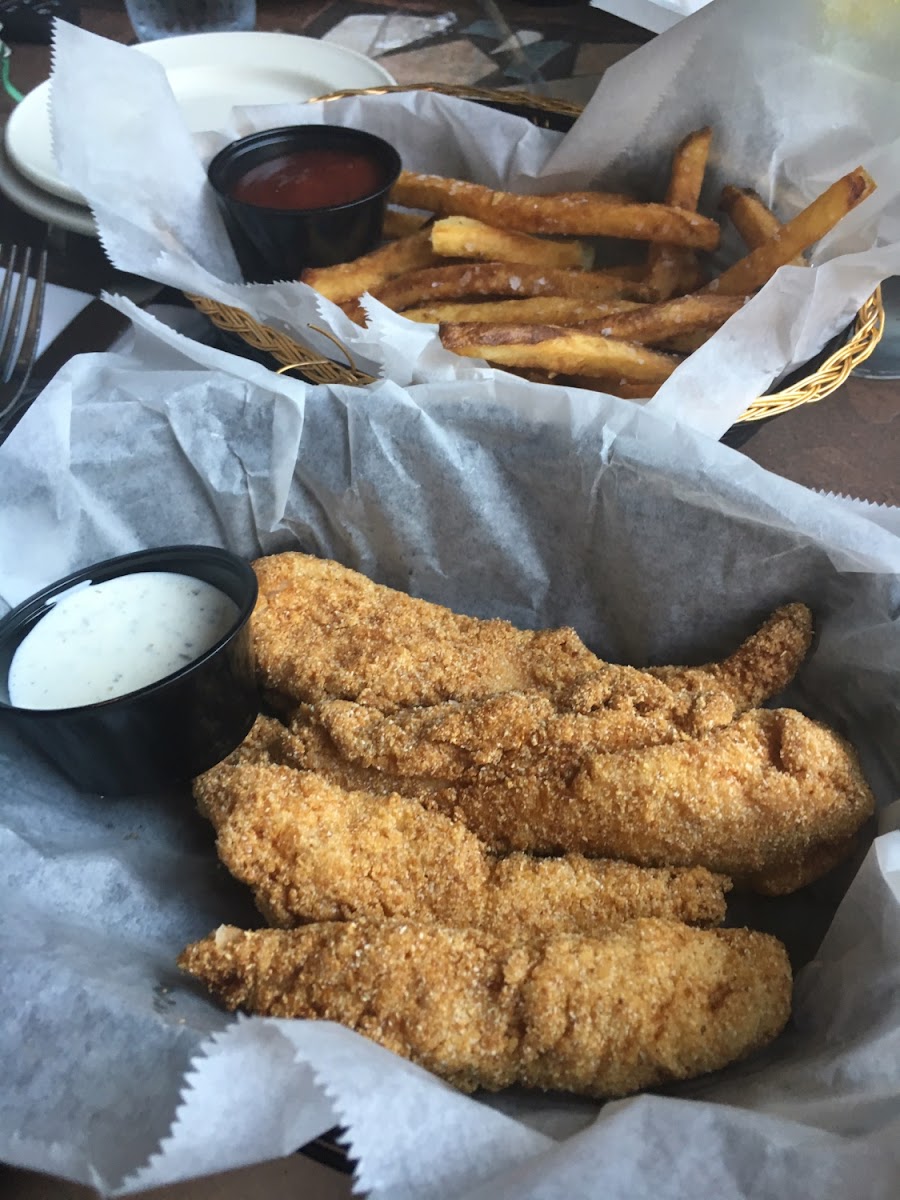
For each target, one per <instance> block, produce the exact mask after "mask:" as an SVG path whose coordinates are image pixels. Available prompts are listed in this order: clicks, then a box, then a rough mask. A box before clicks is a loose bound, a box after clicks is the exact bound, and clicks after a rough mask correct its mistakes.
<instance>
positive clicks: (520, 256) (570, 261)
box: [431, 217, 594, 270]
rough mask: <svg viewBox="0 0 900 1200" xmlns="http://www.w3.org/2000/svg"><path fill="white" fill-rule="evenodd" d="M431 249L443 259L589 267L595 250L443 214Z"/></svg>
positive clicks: (433, 235) (580, 244)
mask: <svg viewBox="0 0 900 1200" xmlns="http://www.w3.org/2000/svg"><path fill="white" fill-rule="evenodd" d="M431 248H432V250H434V252H435V254H438V255H440V256H441V258H477V259H482V260H486V261H487V262H510V263H527V264H528V265H529V266H532V267H573V268H581V269H582V270H583V269H586V268H588V267H590V266H591V265H592V263H593V260H594V251H593V248H592V247H591V246H588V245H586V244H585V243H584V242H578V241H573V242H554V241H550V240H548V239H547V238H536V237H532V236H531V234H528V233H510V232H509V231H508V230H506V229H497V228H496V226H493V225H485V224H484V222H483V221H475V220H473V218H472V217H444V218H443V219H442V220H440V221H435V223H434V224H433V225H432V227H431Z"/></svg>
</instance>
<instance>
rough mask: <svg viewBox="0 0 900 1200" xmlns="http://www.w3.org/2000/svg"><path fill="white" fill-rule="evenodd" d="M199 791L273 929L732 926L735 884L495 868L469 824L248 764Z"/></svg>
mask: <svg viewBox="0 0 900 1200" xmlns="http://www.w3.org/2000/svg"><path fill="white" fill-rule="evenodd" d="M260 720H261V721H262V722H263V723H266V721H267V719H266V718H261V719H260ZM269 723H270V724H272V725H274V724H277V723H276V722H272V721H271V720H269ZM194 791H195V795H196V797H197V801H198V805H199V807H200V810H201V812H202V813H203V814H204V815H205V816H206V817H208V818H209V820H210V821H211V822H212V824H213V826H214V828H215V830H216V833H217V849H218V853H219V857H220V858H221V860H222V862H223V863H224V864H225V866H226V867H227V868H228V869H229V871H230V872H231V873H232V875H234V876H235V878H237V879H239V880H240V881H241V882H242V883H246V884H248V885H249V886H250V888H251V889H252V890H253V895H254V899H255V901H256V904H257V907H258V908H259V910H260V912H261V913H262V914H263V916H264V917H265V919H266V921H267V922H268V923H269V924H270V925H275V926H279V927H284V928H290V927H291V926H293V925H297V924H300V923H302V922H305V921H328V920H341V919H346V918H350V917H366V918H372V919H385V918H390V917H406V918H409V919H411V920H419V921H434V922H437V923H439V924H444V925H454V926H472V927H473V928H479V929H487V930H491V931H493V932H495V933H498V934H499V933H502V932H503V931H505V930H508V929H512V928H514V929H516V930H518V931H520V932H521V933H522V934H548V933H570V932H575V933H586V934H587V933H593V932H595V931H596V930H598V929H603V928H608V927H610V926H612V925H616V924H621V923H622V922H624V921H628V920H631V919H632V918H634V917H643V916H653V917H664V918H667V919H670V920H680V921H687V922H691V923H696V924H702V925H713V924H718V923H719V922H720V921H721V920H722V919H723V918H724V916H725V892H726V891H728V890H729V888H730V886H731V881H730V880H728V879H726V878H724V877H723V876H716V875H712V874H711V873H710V872H709V871H706V870H704V869H703V868H690V869H678V868H662V869H656V870H654V869H649V868H643V867H636V866H633V865H632V864H630V863H620V862H604V861H602V860H591V859H586V858H583V857H581V856H580V855H566V856H564V857H562V858H532V857H530V856H529V855H525V854H512V855H510V856H509V857H507V858H496V857H495V856H493V855H491V854H489V853H488V852H487V850H486V849H485V847H484V845H483V844H482V843H481V842H480V841H479V840H478V838H477V837H476V836H475V835H474V834H473V833H471V832H470V831H469V830H468V829H466V828H465V827H464V826H463V825H460V824H458V823H456V822H454V821H452V820H451V819H450V818H449V817H446V816H444V815H443V814H441V813H439V812H434V811H428V810H426V809H424V808H423V807H422V806H421V805H420V804H418V803H417V802H416V801H414V800H407V799H404V798H402V797H401V796H397V795H389V796H381V797H375V796H372V795H369V794H366V793H364V792H353V791H346V790H344V789H342V788H339V787H336V786H335V785H334V784H331V783H328V782H327V780H325V779H324V778H323V777H322V776H320V775H317V774H315V773H313V772H309V771H303V770H297V769H295V768H292V767H290V766H284V765H278V764H276V763H273V762H271V761H268V762H266V761H256V762H254V761H251V760H250V757H249V755H248V754H247V753H246V752H244V753H243V754H238V755H236V756H232V758H231V759H229V760H226V762H224V763H222V764H220V765H219V766H216V767H213V768H212V770H210V771H208V772H207V773H206V774H205V775H203V776H201V777H200V778H199V779H198V780H197V781H196V782H195V785H194Z"/></svg>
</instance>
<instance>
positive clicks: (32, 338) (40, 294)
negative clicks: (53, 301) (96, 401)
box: [0, 247, 47, 440]
mask: <svg viewBox="0 0 900 1200" xmlns="http://www.w3.org/2000/svg"><path fill="white" fill-rule="evenodd" d="M15 250H16V247H13V253H12V255H11V257H10V268H9V270H11V269H12V265H14V263H15V260H16V257H17V256H16V253H15ZM30 266H31V249H30V247H28V248H26V251H25V255H24V258H23V261H22V265H21V268H20V276H19V286H18V288H17V290H16V295H15V300H14V302H13V312H12V316H11V317H10V320H9V325H8V327H7V330H6V336H5V337H4V339H3V345H2V347H0V380H2V382H0V428H2V423H3V421H4V420H5V419H6V418H8V417H9V416H10V414H11V413H12V412H13V410H14V409H15V406H16V403H17V402H18V400H19V398H20V397H21V395H22V393H23V391H24V389H25V387H26V385H27V383H28V380H29V377H30V375H31V369H32V367H33V366H34V362H35V359H36V358H37V345H38V338H39V336H40V330H41V318H42V316H43V311H44V294H45V291H46V282H47V251H46V249H45V250H42V251H41V254H40V256H39V258H38V263H37V271H36V273H35V278H34V290H33V291H32V294H31V303H30V305H29V309H28V315H27V317H24V308H25V298H26V295H27V292H28V288H29V284H30V282H31V281H30V278H29V267H30ZM2 299H3V297H2V293H0V308H2ZM23 318H24V319H23ZM23 324H24V330H23V328H22V326H23ZM17 348H18V353H16V350H17ZM0 440H2V439H0Z"/></svg>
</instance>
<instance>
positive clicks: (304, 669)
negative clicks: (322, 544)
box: [251, 553, 599, 712]
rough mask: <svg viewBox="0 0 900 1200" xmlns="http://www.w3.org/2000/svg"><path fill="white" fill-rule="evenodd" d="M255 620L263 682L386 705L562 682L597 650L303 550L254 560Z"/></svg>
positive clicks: (312, 695) (582, 670)
mask: <svg viewBox="0 0 900 1200" xmlns="http://www.w3.org/2000/svg"><path fill="white" fill-rule="evenodd" d="M254 569H255V571H256V574H257V578H258V580H259V599H258V600H257V603H256V608H255V610H254V613H253V618H252V622H251V628H252V633H253V643H254V650H255V653H256V660H257V668H258V671H259V674H260V679H261V682H262V684H263V686H264V687H266V688H271V689H274V690H275V691H276V692H282V693H284V694H286V695H288V696H291V697H292V698H293V699H295V700H299V701H319V700H330V699H334V698H340V699H344V700H358V701H360V702H361V703H363V704H369V705H371V706H372V707H375V708H378V709H381V710H382V711H385V712H390V711H392V710H394V709H396V708H402V707H406V706H410V705H418V704H438V703H440V702H442V701H444V700H468V699H475V698H478V697H484V696H490V695H494V694H495V693H499V692H508V691H517V690H521V689H525V688H531V687H550V686H559V685H562V686H565V685H567V684H570V683H574V682H575V681H576V680H577V679H578V678H579V677H580V676H582V675H584V674H586V673H587V672H590V671H592V670H594V669H595V668H596V667H597V665H598V663H599V660H598V659H597V657H596V656H595V655H594V654H592V653H591V652H590V650H588V649H587V647H586V646H585V645H584V644H583V642H582V641H581V639H580V638H579V637H578V635H577V634H576V633H575V632H574V630H571V629H550V630H540V631H538V632H531V631H527V632H526V631H522V630H519V629H516V628H515V627H514V626H513V625H510V624H509V622H507V621H499V620H498V621H481V620H479V619H477V618H476V617H467V616H461V615H459V614H457V613H453V612H451V611H450V610H449V609H447V608H443V607H442V606H441V605H438V604H430V603H429V602H428V601H426V600H417V599H414V598H413V597H411V596H407V595H405V594H404V593H403V592H397V591H394V589H393V588H388V587H383V586H381V585H380V584H375V583H372V582H371V580H369V579H367V578H366V577H365V576H364V575H361V574H359V572H357V571H351V570H349V569H348V568H346V567H342V566H340V565H339V564H338V563H335V562H331V561H329V560H326V559H320V558H314V557H312V556H310V555H306V554H299V553H288V554H276V555H272V556H271V557H269V558H263V559H259V560H258V561H257V562H256V563H254Z"/></svg>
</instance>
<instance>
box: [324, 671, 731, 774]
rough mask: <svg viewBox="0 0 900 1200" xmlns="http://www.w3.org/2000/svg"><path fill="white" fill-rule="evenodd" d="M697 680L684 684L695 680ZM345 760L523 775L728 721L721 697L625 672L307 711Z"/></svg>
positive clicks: (400, 768) (416, 769)
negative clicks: (416, 701)
mask: <svg viewBox="0 0 900 1200" xmlns="http://www.w3.org/2000/svg"><path fill="white" fill-rule="evenodd" d="M701 678H702V677H701V676H700V675H699V674H698V675H697V676H695V677H694V678H693V679H691V680H690V681H689V684H690V685H694V684H696V683H698V681H700V680H701ZM311 711H312V712H313V714H314V719H315V720H316V721H317V722H318V723H319V724H320V725H321V726H322V727H323V728H324V729H325V730H327V732H328V734H329V735H330V737H331V738H332V740H333V741H334V744H335V745H336V746H337V748H338V749H339V750H340V751H341V753H342V754H344V755H346V757H347V758H349V759H351V760H352V761H354V762H359V763H363V764H364V765H366V766H370V767H376V768H377V769H378V770H381V771H388V772H392V773H397V774H401V775H421V776H425V777H429V778H435V779H465V778H468V777H470V776H471V775H472V774H473V772H476V771H477V770H478V769H479V768H480V767H483V766H487V765H490V766H493V767H497V768H499V767H502V768H503V769H504V770H507V771H527V770H530V769H532V768H534V767H535V765H536V764H538V762H539V760H540V759H541V758H543V757H544V756H546V754H547V753H548V751H549V750H550V748H552V750H553V752H554V754H556V755H559V754H561V753H563V752H564V751H566V752H571V753H572V754H577V753H580V752H581V751H584V750H593V751H598V752H599V751H607V752H608V751H614V750H629V749H639V748H640V747H641V746H654V745H658V744H661V743H666V742H673V741H678V740H680V739H683V738H691V737H698V736H700V735H701V734H703V733H707V732H708V731H709V730H710V729H715V728H717V727H720V726H722V725H727V724H728V723H729V722H730V721H731V720H732V718H733V717H734V715H735V706H734V703H733V701H732V700H731V699H730V698H729V696H728V695H727V694H726V692H725V691H723V690H716V689H715V688H709V689H708V690H707V689H706V688H704V686H703V684H702V683H699V686H697V687H695V689H694V690H693V691H691V690H688V688H681V689H676V688H673V687H670V686H669V685H668V684H667V683H664V682H662V681H661V680H658V679H654V678H653V677H652V676H650V675H648V674H647V672H645V671H638V670H635V669H634V668H632V667H607V666H604V667H600V668H599V669H598V670H597V671H595V672H593V673H592V674H591V675H589V676H587V677H586V678H584V679H581V680H579V681H578V682H577V683H575V684H573V685H572V686H571V687H568V688H566V689H564V691H562V692H561V693H559V694H558V695H557V696H554V695H553V694H552V693H550V692H546V691H542V690H538V689H531V690H530V691H527V692H502V693H500V694H499V695H497V696H488V697H486V698H485V699H479V700H465V701H458V700H448V701H445V702H444V703H443V704H432V705H423V706H419V707H416V708H405V709H400V710H398V711H396V712H391V713H382V712H381V711H380V710H379V709H377V708H371V707H369V706H368V705H364V704H359V703H357V702H356V701H353V700H325V701H322V702H321V703H320V704H317V705H315V707H314V708H313V709H312V710H311Z"/></svg>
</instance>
